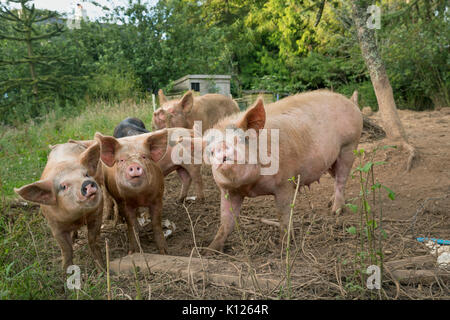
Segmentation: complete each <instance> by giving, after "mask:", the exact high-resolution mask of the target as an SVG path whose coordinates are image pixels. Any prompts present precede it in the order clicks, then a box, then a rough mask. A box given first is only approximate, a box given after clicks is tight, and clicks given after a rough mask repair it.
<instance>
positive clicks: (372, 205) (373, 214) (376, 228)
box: [346, 146, 397, 291]
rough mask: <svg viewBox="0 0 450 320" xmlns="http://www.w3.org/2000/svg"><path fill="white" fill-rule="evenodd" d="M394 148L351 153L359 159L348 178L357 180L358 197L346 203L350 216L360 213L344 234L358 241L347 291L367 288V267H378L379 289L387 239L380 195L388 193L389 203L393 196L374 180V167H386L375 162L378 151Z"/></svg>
mask: <svg viewBox="0 0 450 320" xmlns="http://www.w3.org/2000/svg"><path fill="white" fill-rule="evenodd" d="M389 148H397V147H396V146H383V147H381V148H380V147H376V148H374V149H373V150H372V151H365V150H364V149H359V150H354V151H353V153H354V154H355V156H356V157H357V158H358V160H359V164H358V166H357V167H356V168H355V169H353V170H352V172H351V178H352V179H358V181H359V186H360V190H359V195H358V196H357V197H355V198H353V199H350V200H349V203H347V204H346V207H348V208H349V209H350V210H351V211H352V212H353V213H355V214H359V225H356V226H351V227H349V228H347V229H346V231H347V232H348V233H350V234H352V235H356V236H357V239H358V240H359V243H358V245H357V246H356V253H355V260H354V264H355V272H354V274H353V279H352V280H353V281H349V282H348V283H347V288H348V289H350V290H352V289H353V290H362V291H364V289H365V288H366V287H368V283H367V277H368V275H369V274H370V273H371V272H369V274H368V270H372V267H371V268H368V267H369V266H377V267H379V270H380V277H379V286H378V287H377V289H379V288H380V286H381V279H382V270H383V240H384V239H386V238H387V235H386V232H385V230H384V229H383V225H382V220H383V206H382V203H383V202H382V200H381V197H382V193H383V192H387V196H388V198H389V199H391V200H395V193H394V191H392V190H391V189H389V188H388V187H387V186H385V185H383V184H381V183H380V182H379V181H378V180H377V179H376V177H375V167H377V166H380V165H384V164H386V162H385V161H375V160H374V159H375V155H376V153H377V151H378V150H380V149H382V150H386V149H389Z"/></svg>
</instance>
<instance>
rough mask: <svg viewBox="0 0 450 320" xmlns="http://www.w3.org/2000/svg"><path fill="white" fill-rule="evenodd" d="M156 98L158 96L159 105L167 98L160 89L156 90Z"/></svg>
mask: <svg viewBox="0 0 450 320" xmlns="http://www.w3.org/2000/svg"><path fill="white" fill-rule="evenodd" d="M158 98H159V105H160V106H161V105H162V104H164V103H166V102H167V98H166V96H165V95H164V92H163V91H162V90H161V89H159V90H158Z"/></svg>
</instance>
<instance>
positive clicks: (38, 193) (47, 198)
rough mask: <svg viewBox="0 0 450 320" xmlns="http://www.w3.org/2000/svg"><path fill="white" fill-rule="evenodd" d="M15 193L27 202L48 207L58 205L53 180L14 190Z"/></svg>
mask: <svg viewBox="0 0 450 320" xmlns="http://www.w3.org/2000/svg"><path fill="white" fill-rule="evenodd" d="M14 192H15V193H17V194H18V195H19V196H21V197H22V198H23V199H25V200H27V201H31V202H35V203H39V204H45V205H48V206H53V205H55V204H56V195H55V193H54V191H53V181H51V180H40V181H37V182H34V183H31V184H27V185H26V186H23V187H21V188H19V189H17V188H14Z"/></svg>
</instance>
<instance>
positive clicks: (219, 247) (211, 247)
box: [205, 243, 223, 256]
mask: <svg viewBox="0 0 450 320" xmlns="http://www.w3.org/2000/svg"><path fill="white" fill-rule="evenodd" d="M217 251H218V252H223V245H220V244H214V243H211V244H210V245H209V246H208V248H207V249H206V250H205V255H207V256H211V255H214V254H216V253H218V252H217Z"/></svg>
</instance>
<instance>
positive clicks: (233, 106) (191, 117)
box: [152, 90, 239, 132]
mask: <svg viewBox="0 0 450 320" xmlns="http://www.w3.org/2000/svg"><path fill="white" fill-rule="evenodd" d="M158 96H159V104H160V107H159V108H158V109H157V110H156V111H155V113H154V114H153V119H152V125H153V128H154V129H162V128H173V127H181V128H187V129H192V128H193V126H194V121H201V122H202V132H205V131H206V130H207V129H209V128H212V126H213V125H214V124H216V123H217V121H219V120H220V119H222V118H224V117H226V116H228V115H231V114H233V113H237V112H239V107H238V105H237V103H236V102H235V101H234V100H233V99H231V98H228V97H226V96H224V95H222V94H205V95H203V96H200V97H194V96H193V93H192V91H188V92H187V93H186V94H185V95H184V96H183V97H182V98H181V99H179V100H178V99H175V100H167V98H166V96H165V95H164V93H163V91H162V90H159V92H158Z"/></svg>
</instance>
